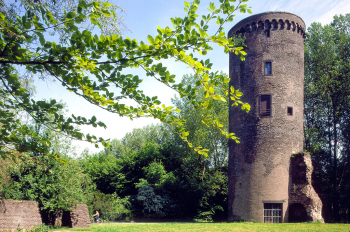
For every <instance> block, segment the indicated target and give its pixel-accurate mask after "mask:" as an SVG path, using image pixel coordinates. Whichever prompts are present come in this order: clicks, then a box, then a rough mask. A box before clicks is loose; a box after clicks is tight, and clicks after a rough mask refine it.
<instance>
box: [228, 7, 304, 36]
mask: <svg viewBox="0 0 350 232" xmlns="http://www.w3.org/2000/svg"><path fill="white" fill-rule="evenodd" d="M271 31H289V32H292V33H297V34H300V35H301V36H302V37H303V38H305V23H304V21H303V20H302V19H301V18H300V17H299V16H297V15H295V14H292V13H288V12H282V11H277V12H276V11H274V12H265V13H261V14H257V15H253V16H251V17H248V18H245V19H244V20H242V21H240V22H239V23H238V24H236V25H235V26H234V27H233V28H232V29H231V30H230V31H229V33H228V37H232V36H234V35H236V36H237V35H245V36H250V35H252V34H254V33H261V32H263V33H264V34H265V35H266V36H267V37H269V36H270V32H271Z"/></svg>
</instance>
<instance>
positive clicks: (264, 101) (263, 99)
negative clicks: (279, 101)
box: [259, 95, 271, 117]
mask: <svg viewBox="0 0 350 232" xmlns="http://www.w3.org/2000/svg"><path fill="white" fill-rule="evenodd" d="M259 114H260V117H266V116H271V95H260V99H259Z"/></svg>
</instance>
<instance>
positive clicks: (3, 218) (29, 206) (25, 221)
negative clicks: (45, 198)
mask: <svg viewBox="0 0 350 232" xmlns="http://www.w3.org/2000/svg"><path fill="white" fill-rule="evenodd" d="M41 224H42V221H41V215H40V212H39V207H38V204H37V203H36V202H35V201H14V200H2V201H0V231H5V230H15V229H17V228H18V227H19V228H21V229H30V228H32V227H37V226H40V225H41Z"/></svg>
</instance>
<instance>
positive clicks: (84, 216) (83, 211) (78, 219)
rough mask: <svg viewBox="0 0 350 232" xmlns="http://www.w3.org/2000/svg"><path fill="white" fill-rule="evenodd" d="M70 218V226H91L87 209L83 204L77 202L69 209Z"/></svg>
mask: <svg viewBox="0 0 350 232" xmlns="http://www.w3.org/2000/svg"><path fill="white" fill-rule="evenodd" d="M70 220H71V223H72V225H71V227H72V228H77V227H78V228H87V227H91V223H90V217H89V209H88V207H87V205H85V204H77V205H76V207H74V208H73V209H72V210H71V211H70Z"/></svg>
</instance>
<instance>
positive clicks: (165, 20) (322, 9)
mask: <svg viewBox="0 0 350 232" xmlns="http://www.w3.org/2000/svg"><path fill="white" fill-rule="evenodd" d="M111 2H113V3H115V4H116V5H119V6H120V7H121V8H123V9H124V10H125V15H124V18H125V19H124V24H125V26H127V27H128V28H129V29H130V31H125V32H124V35H123V36H125V37H130V38H131V39H134V38H135V39H136V40H137V41H141V40H144V41H147V35H148V34H150V35H153V36H155V35H156V33H157V32H156V30H157V25H159V26H160V27H162V28H164V27H166V26H169V27H170V26H171V22H170V18H171V17H175V16H179V17H183V16H184V15H185V11H184V4H183V1H182V0H128V1H122V0H114V1H113V0H112V1H111ZM188 2H190V1H188ZM209 2H210V1H207V0H202V1H201V5H200V8H199V12H198V13H199V15H201V14H208V12H207V10H206V9H207V8H208V6H209ZM212 2H215V1H213V0H212ZM215 3H216V4H215V5H219V3H218V1H216V2H215ZM247 4H248V6H249V7H251V10H252V11H253V14H258V13H261V12H266V11H287V12H291V13H294V14H296V15H299V16H300V17H301V18H302V19H303V20H304V22H305V23H306V27H309V26H310V24H311V23H312V22H321V23H322V24H328V23H330V22H331V21H332V19H333V16H334V15H335V14H338V15H339V14H346V13H350V1H349V0H323V1H320V0H293V1H291V0H288V1H287V0H250V1H248V2H247ZM248 16H250V14H241V13H237V14H236V17H235V19H234V21H233V22H231V23H230V24H227V25H226V27H225V31H226V32H227V31H228V30H229V29H230V28H231V27H233V26H234V25H235V24H236V23H237V22H239V21H240V20H241V19H243V18H245V17H248ZM207 56H208V57H206V58H205V59H207V58H210V60H211V62H212V63H213V64H214V65H213V70H214V71H216V70H218V71H220V70H222V71H224V72H226V73H227V72H228V55H226V54H225V53H223V52H222V51H221V50H220V49H218V48H216V47H215V49H214V51H212V52H210V53H209V54H208V55H207ZM163 65H164V66H167V67H168V68H169V70H170V71H171V72H172V73H174V74H176V75H177V80H181V77H182V76H183V75H184V74H187V73H191V70H190V69H188V68H186V67H184V66H182V65H181V64H179V63H176V62H174V61H171V60H170V61H166V62H164V63H163ZM130 72H131V73H133V74H137V75H139V76H140V77H142V78H145V80H144V82H143V83H142V85H141V87H142V88H143V90H144V91H145V93H146V94H148V95H151V96H153V95H157V96H158V97H159V99H160V100H161V101H162V102H164V103H165V104H171V101H170V99H171V98H172V97H173V96H174V94H175V92H173V91H172V90H171V89H167V88H166V87H165V86H162V85H160V84H159V83H158V82H156V81H154V80H152V79H149V78H148V77H145V75H144V74H143V72H142V71H141V70H130ZM35 85H37V95H36V98H37V99H38V98H39V99H41V98H46V99H49V98H56V99H62V100H63V101H64V102H67V105H68V110H69V112H68V113H67V114H68V115H70V114H72V113H73V114H75V115H83V116H86V117H92V116H93V115H95V116H96V117H97V118H98V120H101V121H104V122H105V123H106V124H107V127H108V128H107V129H106V130H104V129H95V128H90V127H89V128H81V129H82V131H83V132H86V133H87V132H89V133H91V134H95V135H97V136H102V137H104V138H117V139H121V138H122V137H123V136H124V135H125V134H126V133H127V132H131V131H132V129H133V128H139V127H143V126H145V125H147V124H151V123H157V122H158V121H157V120H154V119H135V120H133V121H131V120H130V119H128V118H120V117H118V116H117V115H115V114H112V113H108V112H105V111H102V110H100V109H99V108H97V107H94V106H92V105H90V104H89V103H87V102H85V101H84V100H82V99H81V98H79V97H77V96H75V95H74V94H72V93H69V92H67V91H66V90H65V89H63V88H62V87H61V86H60V85H59V84H58V83H53V82H50V81H46V82H43V81H39V80H37V81H35ZM74 145H75V146H77V147H78V149H77V151H78V152H81V151H82V150H83V149H84V148H85V147H88V148H89V149H90V151H91V152H96V151H97V149H95V148H94V146H93V145H91V144H89V143H86V142H74Z"/></svg>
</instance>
